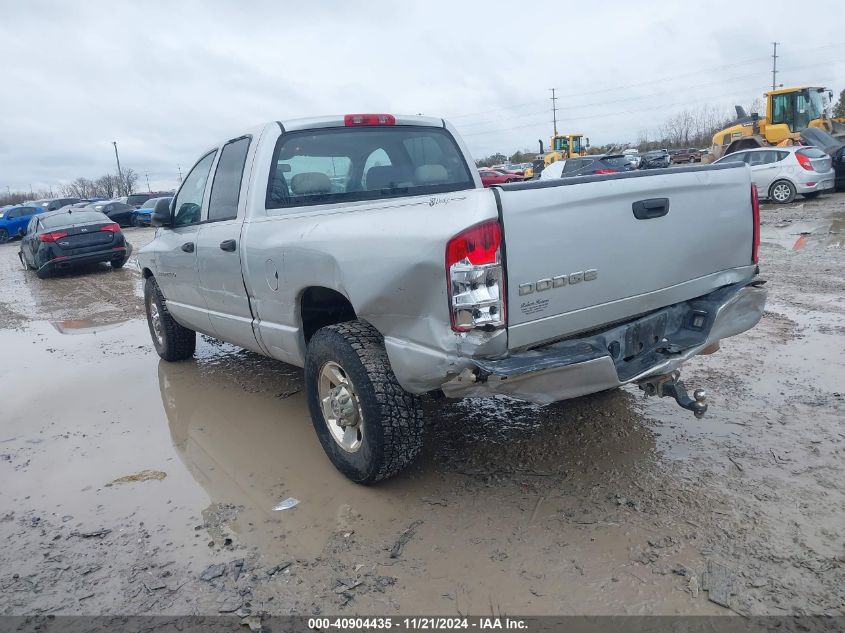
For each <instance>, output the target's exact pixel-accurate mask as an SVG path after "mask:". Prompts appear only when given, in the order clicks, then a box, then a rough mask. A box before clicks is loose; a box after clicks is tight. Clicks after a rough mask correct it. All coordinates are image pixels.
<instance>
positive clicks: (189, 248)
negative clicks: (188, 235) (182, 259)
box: [182, 242, 194, 253]
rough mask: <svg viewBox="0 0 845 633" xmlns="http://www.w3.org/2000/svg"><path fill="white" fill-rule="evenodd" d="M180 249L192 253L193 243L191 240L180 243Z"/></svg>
mask: <svg viewBox="0 0 845 633" xmlns="http://www.w3.org/2000/svg"><path fill="white" fill-rule="evenodd" d="M182 250H183V251H185V252H186V253H193V252H194V243H193V242H185V243H184V244H182Z"/></svg>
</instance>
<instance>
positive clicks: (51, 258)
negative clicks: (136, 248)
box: [0, 193, 173, 277]
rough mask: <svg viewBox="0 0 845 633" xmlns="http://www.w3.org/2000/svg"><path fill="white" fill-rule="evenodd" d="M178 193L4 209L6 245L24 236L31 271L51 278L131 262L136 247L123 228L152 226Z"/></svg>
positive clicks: (1, 238) (1, 234) (1, 230)
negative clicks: (85, 266)
mask: <svg viewBox="0 0 845 633" xmlns="http://www.w3.org/2000/svg"><path fill="white" fill-rule="evenodd" d="M172 197H173V196H172V194H166V195H162V194H153V193H145V194H133V195H130V196H126V197H124V198H122V199H115V200H100V199H96V198H93V199H92V198H89V199H84V200H83V199H80V198H52V199H48V200H33V201H31V202H25V203H23V204H18V205H9V206H7V207H2V208H0V243H5V242H8V241H10V240H13V239H15V238H21V245H20V251H19V253H18V256H19V258H20V260H21V264H22V265H23V267H24V268H25V269H27V270H35V271H36V273H37V274H38V276H39V277H45V276H48V275H49V274H51V273H53V272H55V271H56V270H60V269H65V268H68V267H71V266H74V265H76V264H81V263H91V262H100V261H103V262H110V263H111V265H112V266H113V267H114V268H120V267H122V266H123V265H124V264H125V263H126V259H127V258H128V257H129V253H130V252H131V246H130V245H129V243H128V242H126V240H125V238H124V236H123V233H122V231H121V230H120V229H121V227H122V226H129V225H131V226H149V224H150V217H151V215H152V213H153V211H154V210H155V209H156V208H165V207H168V206H169V205H170V201H171V200H172Z"/></svg>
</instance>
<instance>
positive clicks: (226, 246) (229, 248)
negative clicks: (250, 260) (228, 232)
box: [220, 240, 237, 253]
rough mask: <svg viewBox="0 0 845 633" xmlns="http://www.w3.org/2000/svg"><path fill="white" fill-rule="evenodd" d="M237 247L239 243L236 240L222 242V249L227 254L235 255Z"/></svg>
mask: <svg viewBox="0 0 845 633" xmlns="http://www.w3.org/2000/svg"><path fill="white" fill-rule="evenodd" d="M236 247H237V242H235V240H223V241H222V242H220V249H221V250H224V251H226V252H227V253H233V252H234V251H235V248H236Z"/></svg>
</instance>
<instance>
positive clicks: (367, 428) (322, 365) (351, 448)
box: [305, 321, 424, 484]
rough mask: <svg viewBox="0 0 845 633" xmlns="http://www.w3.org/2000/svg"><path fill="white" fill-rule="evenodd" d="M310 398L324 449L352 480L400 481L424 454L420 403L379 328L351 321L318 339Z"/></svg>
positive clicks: (309, 359)
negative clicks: (405, 385)
mask: <svg viewBox="0 0 845 633" xmlns="http://www.w3.org/2000/svg"><path fill="white" fill-rule="evenodd" d="M305 392H306V396H307V399H308V408H309V410H310V413H311V421H312V422H313V424H314V430H315V431H316V432H317V437H318V438H319V440H320V444H322V446H323V450H325V452H326V454H327V455H328V457H329V459H330V460H331V462H332V463H333V464H334V466H335V468H337V469H338V470H339V471H340V472H341V473H343V474H344V475H346V477H348V478H349V479H351V480H352V481H354V482H356V483H360V484H369V483H374V482H377V481H381V480H382V479H387V478H388V477H392V476H393V475H395V474H397V473H398V472H400V471H402V470H403V469H404V468H406V467H407V466H408V465H409V464H411V462H413V460H414V459H415V458H416V456H417V455H418V454H419V452H420V449H421V448H422V442H423V432H424V422H423V415H422V408H421V405H420V399H419V398H418V397H417V396H415V395H413V394H410V393H408V392H406V391H405V390H404V389H402V387H401V386H400V385H399V382H398V381H397V380H396V376H395V375H394V374H393V370H392V369H391V367H390V361H389V359H388V358H387V352H386V351H385V349H384V340H383V339H382V337H381V335H380V334H379V333H378V332H377V331H376V330H375V329H374V328H373V327H372V326H371V325H369V324H367V323H364V322H362V321H349V322H347V323H340V324H337V325H330V326H328V327H324V328H322V329H320V330H318V331H317V332H316V333H315V334H314V336H313V337H312V338H311V340H310V341H309V342H308V348H307V351H306V355H305Z"/></svg>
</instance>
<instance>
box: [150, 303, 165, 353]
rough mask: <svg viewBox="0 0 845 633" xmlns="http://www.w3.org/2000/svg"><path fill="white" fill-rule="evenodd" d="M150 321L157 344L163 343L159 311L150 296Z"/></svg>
mask: <svg viewBox="0 0 845 633" xmlns="http://www.w3.org/2000/svg"><path fill="white" fill-rule="evenodd" d="M149 306H150V323H151V324H152V326H153V336H154V337H155V339H156V341H157V342H158V344H159V345H162V344H163V343H164V333H163V332H162V327H161V312H160V311H159V309H158V304H156V302H155V301H153V300H152V298H150V302H149Z"/></svg>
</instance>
